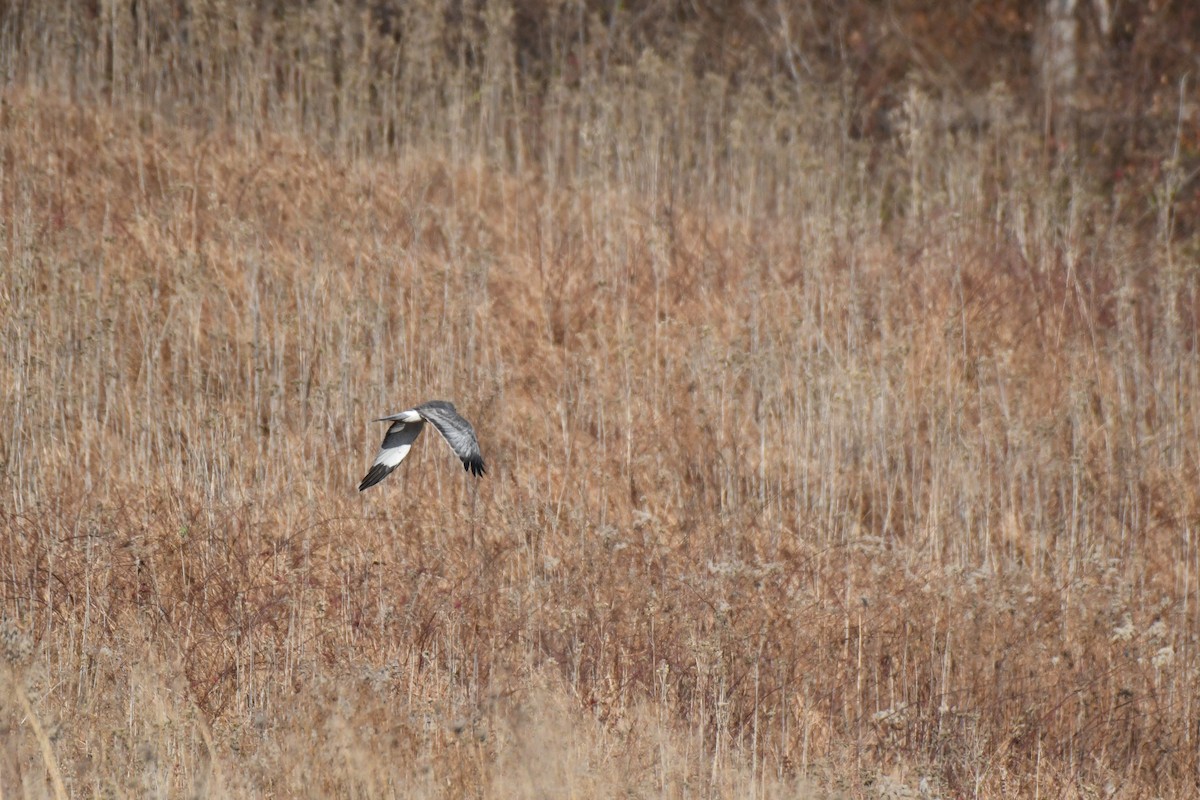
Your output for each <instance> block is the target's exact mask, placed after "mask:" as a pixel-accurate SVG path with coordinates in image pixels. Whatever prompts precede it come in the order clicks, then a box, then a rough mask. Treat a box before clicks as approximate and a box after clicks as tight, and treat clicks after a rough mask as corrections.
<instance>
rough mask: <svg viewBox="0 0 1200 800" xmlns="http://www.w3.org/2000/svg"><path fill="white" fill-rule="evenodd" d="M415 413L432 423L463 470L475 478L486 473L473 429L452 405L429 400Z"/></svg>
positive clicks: (441, 401) (442, 401)
mask: <svg viewBox="0 0 1200 800" xmlns="http://www.w3.org/2000/svg"><path fill="white" fill-rule="evenodd" d="M416 411H417V413H418V414H420V415H421V416H422V417H424V418H425V419H426V420H428V421H429V422H432V423H433V427H435V428H437V430H438V433H440V434H441V435H442V438H443V439H445V440H446V444H448V445H450V449H451V450H453V451H454V455H456V456H458V457H459V459H460V460H461V461H462V463H463V469H465V470H467V471H468V472H470V473H471V474H473V475H475V477H479V476H480V475H482V474H483V473H485V472H487V468H486V467H485V466H484V464H483V454H482V453H480V452H479V440H478V439H476V438H475V429H474V428H472V427H471V423H469V422H467V421H466V420H465V419H463V418H462V417H461V416H460V415H459V413H458V412H457V411H456V410H455V409H454V404H453V403H448V402H446V401H445V400H431V401H429V402H428V403H424V404H422V405H419V406H417V408H416ZM397 463H399V462H397Z"/></svg>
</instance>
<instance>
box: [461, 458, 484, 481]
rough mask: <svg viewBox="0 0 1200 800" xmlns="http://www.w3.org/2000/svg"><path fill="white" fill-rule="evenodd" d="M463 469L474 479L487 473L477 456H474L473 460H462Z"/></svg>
mask: <svg viewBox="0 0 1200 800" xmlns="http://www.w3.org/2000/svg"><path fill="white" fill-rule="evenodd" d="M463 469H465V470H466V471H467V472H469V473H471V474H472V475H474V476H475V477H476V478H478V477H479V476H480V475H483V474H484V473H485V472H487V467H485V466H484V465H483V459H482V458H480V457H479V456H475V457H474V458H464V459H463Z"/></svg>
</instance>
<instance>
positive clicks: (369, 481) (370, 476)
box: [358, 464, 393, 492]
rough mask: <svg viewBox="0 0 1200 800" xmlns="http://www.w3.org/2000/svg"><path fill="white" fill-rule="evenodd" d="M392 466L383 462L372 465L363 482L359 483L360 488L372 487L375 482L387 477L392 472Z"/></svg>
mask: <svg viewBox="0 0 1200 800" xmlns="http://www.w3.org/2000/svg"><path fill="white" fill-rule="evenodd" d="M392 469H393V468H392V467H385V466H384V465H383V464H376V465H375V466H373V467H371V471H370V472H368V473H367V474H366V476H365V477H364V478H363V479H362V483H360V484H359V485H358V490H359V491H360V492H361V491H362V490H363V489H370V488H371V487H372V486H374V485H375V484H377V483H379V482H380V481H381V480H383V479H384V478H386V477H387V476H388V475H390V474H391V472H392Z"/></svg>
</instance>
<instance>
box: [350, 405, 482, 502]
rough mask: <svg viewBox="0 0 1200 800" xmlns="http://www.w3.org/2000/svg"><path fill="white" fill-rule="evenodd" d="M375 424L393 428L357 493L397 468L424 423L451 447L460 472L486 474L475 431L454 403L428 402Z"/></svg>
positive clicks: (385, 438)
mask: <svg viewBox="0 0 1200 800" xmlns="http://www.w3.org/2000/svg"><path fill="white" fill-rule="evenodd" d="M377 422H391V423H392V424H391V427H389V428H388V430H387V434H386V435H384V437H383V444H382V445H380V448H379V454H378V455H376V456H375V461H374V462H373V463H372V464H371V470H370V471H369V472H368V473H367V475H366V477H364V478H363V479H362V483H360V484H359V485H358V490H359V491H360V492H361V491H362V490H364V489H368V488H370V487H372V486H374V485H375V484H377V483H379V482H380V481H381V480H383V479H384V478H386V477H387V476H388V475H389V474H390V473H391V471H392V470H394V469H395V468H396V467H398V466H400V462H401V461H403V460H404V457H405V456H407V455H408V451H409V450H411V449H412V444H413V442H415V441H416V439H417V437H418V436H419V435H420V434H421V429H422V428H424V427H425V423H426V422H431V423H433V427H435V428H437V431H438V433H440V434H441V435H442V438H443V439H445V440H446V444H448V445H450V449H451V450H453V451H454V454H455V455H456V456H458V458H459V460H461V461H462V463H463V469H465V470H467V471H468V472H470V473H472V474H473V475H475V476H476V477H479V476H480V475H482V474H483V473H484V472H486V471H487V470H486V468H485V467H484V465H483V455H482V454H481V453H480V452H479V441H478V440H477V439H476V438H475V429H474V428H472V427H471V423H469V422H467V421H466V420H465V419H463V418H462V417H461V416H459V413H458V412H457V411H456V410H455V409H454V404H453V403H448V402H446V401H445V400H430V401H429V402H428V403H422V404H421V405H419V406H416V407H415V408H410V409H408V410H406V411H401V412H399V413H397V414H392V415H390V416H387V417H380V418H379V419H378V420H377Z"/></svg>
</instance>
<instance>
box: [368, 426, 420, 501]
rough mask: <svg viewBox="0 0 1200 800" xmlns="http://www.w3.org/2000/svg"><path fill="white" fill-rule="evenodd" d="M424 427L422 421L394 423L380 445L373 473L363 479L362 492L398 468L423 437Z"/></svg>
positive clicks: (373, 464)
mask: <svg viewBox="0 0 1200 800" xmlns="http://www.w3.org/2000/svg"><path fill="white" fill-rule="evenodd" d="M424 427H425V423H424V421H421V420H418V421H417V422H400V421H397V422H393V423H392V424H391V427H389V428H388V430H387V435H385V436H384V437H383V444H382V445H380V447H379V454H378V455H377V456H375V461H374V463H372V464H371V471H370V472H368V473H367V475H366V477H365V478H363V479H362V483H360V484H359V485H358V490H359V491H360V492H361V491H362V490H363V489H368V488H370V487H372V486H374V485H375V484H377V483H379V482H380V481H381V480H383V479H384V478H386V477H387V476H388V475H389V474H390V473H391V471H392V470H394V469H395V468H396V467H398V466H399V465H400V462H401V461H403V460H404V457H405V456H406V455H408V451H409V450H411V449H412V443H413V442H415V441H416V440H417V437H418V436H420V435H421V429H422V428H424Z"/></svg>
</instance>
